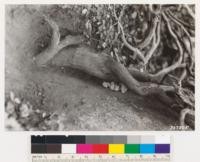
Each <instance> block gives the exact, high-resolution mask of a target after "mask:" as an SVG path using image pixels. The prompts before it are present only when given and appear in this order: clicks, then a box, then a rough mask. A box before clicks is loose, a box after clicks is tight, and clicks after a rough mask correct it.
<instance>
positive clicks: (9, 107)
mask: <svg viewBox="0 0 200 162" xmlns="http://www.w3.org/2000/svg"><path fill="white" fill-rule="evenodd" d="M6 112H7V113H8V114H9V115H10V114H13V113H14V112H15V106H14V104H13V103H12V102H10V101H9V102H8V103H7V106H6Z"/></svg>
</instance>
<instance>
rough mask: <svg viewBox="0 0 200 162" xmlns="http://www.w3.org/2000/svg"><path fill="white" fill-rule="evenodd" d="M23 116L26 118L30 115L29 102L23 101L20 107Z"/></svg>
mask: <svg viewBox="0 0 200 162" xmlns="http://www.w3.org/2000/svg"><path fill="white" fill-rule="evenodd" d="M19 110H20V113H21V117H23V118H26V117H28V116H29V115H30V113H31V112H30V110H29V107H28V105H27V104H25V103H23V104H22V106H21V107H20V108H19Z"/></svg>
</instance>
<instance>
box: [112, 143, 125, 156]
mask: <svg viewBox="0 0 200 162" xmlns="http://www.w3.org/2000/svg"><path fill="white" fill-rule="evenodd" d="M109 154H124V144H109Z"/></svg>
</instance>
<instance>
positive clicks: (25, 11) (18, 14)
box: [5, 6, 177, 131]
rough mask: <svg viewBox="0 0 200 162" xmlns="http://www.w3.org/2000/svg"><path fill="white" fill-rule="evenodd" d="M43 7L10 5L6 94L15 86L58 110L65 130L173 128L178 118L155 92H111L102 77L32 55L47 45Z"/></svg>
mask: <svg viewBox="0 0 200 162" xmlns="http://www.w3.org/2000/svg"><path fill="white" fill-rule="evenodd" d="M40 9H41V6H7V7H6V42H5V43H6V53H5V67H6V68H5V92H6V95H7V94H9V92H10V91H13V92H14V93H15V94H17V95H18V96H20V97H21V98H25V99H26V100H28V101H29V102H30V103H31V104H32V105H33V108H34V109H41V110H42V109H45V110H47V111H48V112H57V113H58V114H60V115H61V116H63V120H62V123H63V128H62V129H63V130H93V131H94V130H127V131H132V130H169V129H170V126H171V125H176V124H177V123H176V120H175V119H174V118H173V117H172V116H171V114H170V113H169V112H166V111H165V109H166V107H165V106H164V105H162V104H161V103H159V102H158V101H156V98H153V97H152V98H143V97H140V96H137V95H135V94H133V93H131V92H127V93H125V94H121V93H119V92H112V91H110V90H108V89H105V88H103V87H102V85H101V81H99V80H97V79H95V78H93V77H91V76H88V75H86V74H83V73H81V72H78V71H75V70H73V69H69V68H64V67H50V66H48V67H43V68H39V67H37V66H36V65H35V64H34V63H33V56H34V55H35V54H37V53H38V52H39V50H38V46H42V47H43V46H46V45H45V44H43V42H42V43H41V42H40V41H41V38H43V39H46V40H48V39H49V36H48V34H47V33H48V30H49V28H48V26H47V24H45V23H44V22H43V21H42V18H41V13H40V12H39V11H40ZM63 19H64V18H62V19H61V18H60V20H58V21H63ZM69 23H70V21H69ZM60 24H61V23H60ZM62 25H63V26H64V25H70V24H66V23H63V24H62ZM47 29H48V30H47Z"/></svg>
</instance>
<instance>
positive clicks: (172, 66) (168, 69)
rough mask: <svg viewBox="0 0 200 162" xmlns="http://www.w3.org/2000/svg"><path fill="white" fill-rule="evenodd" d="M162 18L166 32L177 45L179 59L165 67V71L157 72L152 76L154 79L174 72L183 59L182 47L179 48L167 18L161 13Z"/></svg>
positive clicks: (179, 45)
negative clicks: (165, 24) (167, 31)
mask: <svg viewBox="0 0 200 162" xmlns="http://www.w3.org/2000/svg"><path fill="white" fill-rule="evenodd" d="M162 16H163V19H164V20H165V22H166V23H167V27H168V30H169V32H170V34H171V36H172V37H173V38H174V40H175V42H176V45H177V47H178V50H179V58H178V60H177V61H176V62H175V63H174V64H172V65H171V66H169V67H167V68H165V69H162V70H161V71H159V72H157V73H156V74H154V75H153V76H154V77H161V78H162V77H164V76H165V75H167V74H168V73H170V72H172V71H174V70H175V69H177V68H178V67H180V65H181V62H182V59H183V49H182V46H181V44H180V42H179V40H178V38H177V36H176V34H175V33H174V32H173V30H172V28H171V25H170V23H169V19H168V18H167V16H166V14H165V13H162Z"/></svg>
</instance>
